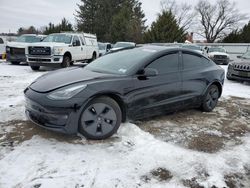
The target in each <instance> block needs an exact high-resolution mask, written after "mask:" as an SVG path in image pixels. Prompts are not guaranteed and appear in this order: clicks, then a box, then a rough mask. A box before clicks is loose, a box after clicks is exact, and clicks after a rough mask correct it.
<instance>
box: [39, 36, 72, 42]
mask: <svg viewBox="0 0 250 188" xmlns="http://www.w3.org/2000/svg"><path fill="white" fill-rule="evenodd" d="M71 39H72V36H71V35H66V34H52V35H49V36H47V37H46V38H45V39H44V40H43V42H58V43H65V44H70V43H71Z"/></svg>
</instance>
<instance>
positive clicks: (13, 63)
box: [10, 61, 20, 65]
mask: <svg viewBox="0 0 250 188" xmlns="http://www.w3.org/2000/svg"><path fill="white" fill-rule="evenodd" d="M10 63H11V64H12V65H19V64H20V62H19V61H11V62H10Z"/></svg>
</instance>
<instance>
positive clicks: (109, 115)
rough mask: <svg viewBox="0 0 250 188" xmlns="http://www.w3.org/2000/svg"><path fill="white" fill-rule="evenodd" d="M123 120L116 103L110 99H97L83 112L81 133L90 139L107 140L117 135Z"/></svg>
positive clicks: (80, 124)
mask: <svg viewBox="0 0 250 188" xmlns="http://www.w3.org/2000/svg"><path fill="white" fill-rule="evenodd" d="M121 119H122V113H121V109H120V107H119V105H118V104H117V102H116V101H114V100H113V99H111V98H109V97H100V98H96V99H93V100H92V101H90V102H89V103H88V104H87V105H86V107H85V108H84V110H83V111H82V114H81V117H80V120H79V132H80V133H81V134H83V136H85V137H86V138H88V139H93V140H101V139H106V138H108V137H110V136H112V135H113V134H114V133H116V131H117V130H118V128H119V126H120V124H121Z"/></svg>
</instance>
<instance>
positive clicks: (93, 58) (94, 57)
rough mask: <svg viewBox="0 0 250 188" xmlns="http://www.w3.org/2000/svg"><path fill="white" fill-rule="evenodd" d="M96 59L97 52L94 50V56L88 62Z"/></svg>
mask: <svg viewBox="0 0 250 188" xmlns="http://www.w3.org/2000/svg"><path fill="white" fill-rule="evenodd" d="M95 59H96V53H95V52H94V53H93V55H92V58H91V59H89V60H88V63H91V62H92V61H94V60H95Z"/></svg>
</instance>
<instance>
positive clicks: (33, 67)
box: [30, 66, 40, 71]
mask: <svg viewBox="0 0 250 188" xmlns="http://www.w3.org/2000/svg"><path fill="white" fill-rule="evenodd" d="M30 68H31V69H32V70H34V71H37V70H39V69H40V66H30Z"/></svg>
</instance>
